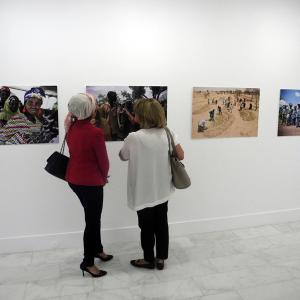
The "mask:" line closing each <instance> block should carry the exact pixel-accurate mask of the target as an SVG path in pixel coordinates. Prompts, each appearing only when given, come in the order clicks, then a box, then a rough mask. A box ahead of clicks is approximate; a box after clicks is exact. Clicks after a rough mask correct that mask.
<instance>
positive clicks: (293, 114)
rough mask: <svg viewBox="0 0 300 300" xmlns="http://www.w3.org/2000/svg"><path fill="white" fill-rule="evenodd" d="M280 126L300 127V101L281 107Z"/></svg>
mask: <svg viewBox="0 0 300 300" xmlns="http://www.w3.org/2000/svg"><path fill="white" fill-rule="evenodd" d="M279 126H296V127H300V103H298V104H296V105H293V104H287V105H282V106H280V107H279Z"/></svg>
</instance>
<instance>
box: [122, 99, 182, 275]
mask: <svg viewBox="0 0 300 300" xmlns="http://www.w3.org/2000/svg"><path fill="white" fill-rule="evenodd" d="M133 112H134V115H135V117H134V118H135V121H136V122H137V123H138V124H139V125H140V129H139V130H138V131H136V132H131V133H130V134H129V135H128V136H127V137H126V138H125V140H124V145H123V147H122V149H121V150H120V153H119V156H120V159H121V160H123V161H128V178H127V202H128V206H129V208H131V209H132V210H134V211H136V212H137V216H138V225H139V227H140V230H141V246H142V249H143V253H144V257H143V258H140V259H135V260H132V261H131V264H132V265H133V266H135V267H138V268H147V269H154V268H155V266H156V267H157V269H159V270H162V269H164V261H165V260H166V259H167V258H168V254H169V227H168V201H169V200H170V199H171V196H172V194H173V192H174V191H175V188H174V186H173V184H172V176H171V167H170V161H169V154H168V150H169V145H168V138H167V134H166V131H165V129H164V127H165V126H166V118H165V111H164V109H163V107H162V105H161V104H160V103H159V102H158V101H157V100H155V99H140V100H138V101H136V102H135V104H134V108H133ZM171 134H172V136H173V138H174V142H175V152H176V154H177V156H178V158H179V159H180V160H182V159H183V158H184V152H183V149H182V147H181V145H180V144H179V142H178V138H177V136H176V134H175V133H173V132H171ZM154 247H155V251H154Z"/></svg>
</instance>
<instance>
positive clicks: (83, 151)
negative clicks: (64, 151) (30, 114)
mask: <svg viewBox="0 0 300 300" xmlns="http://www.w3.org/2000/svg"><path fill="white" fill-rule="evenodd" d="M68 109H69V114H68V115H67V118H66V120H65V127H66V131H67V139H66V140H67V144H68V147H69V152H70V160H69V163H68V168H67V174H66V181H67V182H68V184H69V186H70V188H71V189H72V190H73V192H74V193H75V194H76V195H77V197H78V198H79V200H80V202H81V204H82V206H83V208H84V214H85V224H86V226H85V230H84V236H83V244H84V258H83V261H82V263H81V264H80V269H81V270H82V275H84V272H87V273H89V274H90V275H91V276H92V277H101V276H104V275H106V271H103V270H99V269H98V268H97V267H96V266H95V264H94V258H95V257H97V258H99V259H101V260H102V261H108V260H110V259H112V258H113V256H112V255H108V254H106V253H105V252H104V251H103V246H102V243H101V231H100V228H101V213H102V207H103V186H104V185H105V184H106V183H107V174H108V169H109V161H108V156H107V151H106V146H105V141H104V134H103V131H102V129H100V128H96V127H95V126H93V125H92V124H91V118H92V116H93V114H94V113H95V109H96V101H95V99H94V98H93V97H92V96H91V95H88V94H77V95H75V96H73V97H72V98H71V99H70V101H69V103H68ZM71 120H73V121H71Z"/></svg>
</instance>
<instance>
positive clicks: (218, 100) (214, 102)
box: [198, 92, 258, 132]
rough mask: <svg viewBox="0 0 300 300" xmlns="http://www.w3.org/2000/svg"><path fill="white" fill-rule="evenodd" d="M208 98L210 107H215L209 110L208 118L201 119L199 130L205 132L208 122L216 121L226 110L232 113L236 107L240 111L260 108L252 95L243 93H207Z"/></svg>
mask: <svg viewBox="0 0 300 300" xmlns="http://www.w3.org/2000/svg"><path fill="white" fill-rule="evenodd" d="M219 93H222V92H219ZM217 94H218V92H217ZM206 98H207V105H209V106H210V107H211V106H213V108H212V109H211V110H209V111H208V118H207V119H200V120H199V122H198V132H203V131H204V130H206V129H208V127H207V122H215V119H216V116H217V115H222V114H223V112H224V111H226V112H228V113H230V114H231V113H232V112H233V110H234V109H237V110H238V111H239V112H242V111H245V110H254V111H256V110H257V109H258V104H257V101H256V102H255V103H254V100H253V96H252V95H251V96H250V95H244V97H243V96H242V95H240V96H238V95H233V96H224V95H223V96H219V97H209V93H207V94H206ZM254 104H255V105H254Z"/></svg>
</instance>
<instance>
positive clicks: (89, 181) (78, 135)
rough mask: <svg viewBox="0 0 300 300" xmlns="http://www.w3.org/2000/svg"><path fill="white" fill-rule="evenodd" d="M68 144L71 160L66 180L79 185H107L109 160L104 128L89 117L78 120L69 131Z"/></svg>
mask: <svg viewBox="0 0 300 300" xmlns="http://www.w3.org/2000/svg"><path fill="white" fill-rule="evenodd" d="M67 144H68V147H69V152H70V160H69V163H68V168H67V174H66V180H67V181H68V182H70V183H73V184H77V185H86V186H99V185H105V183H106V182H107V174H108V169H109V161H108V156H107V151H106V146H105V140H104V134H103V131H102V129H100V128H96V127H95V126H93V125H92V124H91V123H90V120H89V119H87V120H80V121H79V120H77V121H76V122H75V123H74V124H73V125H72V126H71V127H70V129H69V131H68V135H67Z"/></svg>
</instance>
